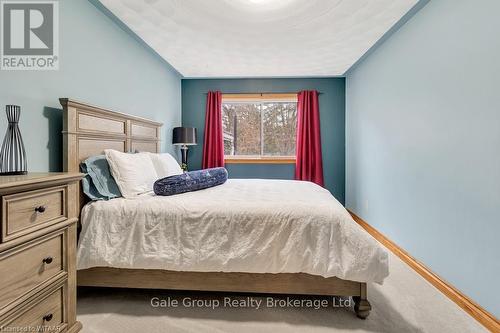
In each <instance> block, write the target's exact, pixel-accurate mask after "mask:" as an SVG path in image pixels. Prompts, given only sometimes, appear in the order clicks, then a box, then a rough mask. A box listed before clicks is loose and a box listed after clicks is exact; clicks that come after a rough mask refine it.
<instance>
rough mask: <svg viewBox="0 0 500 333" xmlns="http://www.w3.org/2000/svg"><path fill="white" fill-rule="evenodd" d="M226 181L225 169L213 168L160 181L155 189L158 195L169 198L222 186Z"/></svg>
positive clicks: (155, 185) (156, 183)
mask: <svg viewBox="0 0 500 333" xmlns="http://www.w3.org/2000/svg"><path fill="white" fill-rule="evenodd" d="M226 180H227V170H226V169H225V168H212V169H204V170H197V171H190V172H186V173H183V174H182V175H176V176H170V177H166V178H162V179H159V180H157V181H156V182H155V184H154V186H153V189H154V192H155V194H156V195H164V196H167V195H174V194H180V193H185V192H192V191H198V190H203V189H205V188H209V187H213V186H217V185H222V184H224V183H225V182H226Z"/></svg>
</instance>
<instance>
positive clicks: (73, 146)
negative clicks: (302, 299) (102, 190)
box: [60, 98, 371, 319]
mask: <svg viewBox="0 0 500 333" xmlns="http://www.w3.org/2000/svg"><path fill="white" fill-rule="evenodd" d="M60 102H61V105H62V106H63V154H64V155H63V161H64V171H67V172H79V165H80V162H81V161H82V160H84V159H86V158H87V157H89V156H92V155H99V154H102V152H103V150H104V149H116V150H119V151H122V152H134V151H136V150H140V151H150V152H160V136H161V135H160V134H161V128H162V124H161V123H158V122H155V121H151V120H148V119H144V118H140V117H135V116H131V115H127V114H124V113H119V112H114V111H109V110H105V109H102V108H99V107H96V106H92V105H88V104H85V103H81V102H77V101H74V100H70V99H67V98H61V99H60ZM79 193H80V195H79V197H78V198H77V200H78V201H79V202H78V204H79V207H82V206H83V205H84V204H85V201H86V200H85V197H84V195H83V192H82V191H81V189H79ZM77 285H78V286H97V287H119V288H147V289H174V290H200V291H223V292H251V293H276V294H302V295H332V296H352V297H353V300H354V310H355V312H356V314H357V316H358V317H359V318H362V319H365V318H366V317H368V315H369V313H370V310H371V306H370V303H369V302H368V300H367V294H366V283H363V282H356V281H348V280H342V279H339V278H336V277H331V278H324V277H321V276H316V275H310V274H305V273H279V274H259V273H224V272H177V271H166V270H151V269H148V270H144V269H118V268H109V267H98V268H90V269H84V270H79V271H78V272H77Z"/></svg>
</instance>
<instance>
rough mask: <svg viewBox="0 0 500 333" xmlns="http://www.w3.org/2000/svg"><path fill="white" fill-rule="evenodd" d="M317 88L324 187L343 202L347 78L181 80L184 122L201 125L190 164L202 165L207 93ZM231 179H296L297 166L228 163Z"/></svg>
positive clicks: (191, 165)
mask: <svg viewBox="0 0 500 333" xmlns="http://www.w3.org/2000/svg"><path fill="white" fill-rule="evenodd" d="M306 89H307V90H313V89H315V90H318V91H319V92H321V93H322V94H321V95H320V96H319V104H320V117H321V140H322V148H323V169H324V177H325V186H326V187H327V188H328V189H329V190H330V191H331V192H332V194H333V195H334V196H335V197H336V198H337V199H338V200H339V201H340V202H342V203H343V202H344V188H345V173H344V171H345V79H344V78H329V79H207V80H195V79H193V80H182V124H183V126H192V127H196V128H198V141H199V142H200V144H199V145H198V146H195V147H193V148H192V149H190V167H191V168H192V169H197V168H201V157H202V141H203V134H204V127H205V104H206V93H207V91H209V90H220V91H222V92H223V93H260V92H298V91H300V90H306ZM227 169H228V172H229V176H230V177H232V178H280V179H293V177H294V173H295V166H294V165H262V164H261V165H255V164H245V165H242V164H238V165H236V164H233V165H227Z"/></svg>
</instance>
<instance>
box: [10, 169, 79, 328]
mask: <svg viewBox="0 0 500 333" xmlns="http://www.w3.org/2000/svg"><path fill="white" fill-rule="evenodd" d="M82 176H83V175H82V174H79V173H29V174H27V175H23V176H0V201H1V206H0V220H1V223H0V332H3V331H6V332H71V333H72V332H78V331H79V330H80V329H81V324H80V323H79V322H77V321H76V229H77V221H78V215H79V207H78V196H79V193H78V188H79V187H78V183H79V181H80V179H81V177H82Z"/></svg>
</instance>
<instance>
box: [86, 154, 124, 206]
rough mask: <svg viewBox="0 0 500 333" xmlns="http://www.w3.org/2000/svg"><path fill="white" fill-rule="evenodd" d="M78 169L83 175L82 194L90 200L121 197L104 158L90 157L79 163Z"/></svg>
mask: <svg viewBox="0 0 500 333" xmlns="http://www.w3.org/2000/svg"><path fill="white" fill-rule="evenodd" d="M80 169H81V170H82V172H83V173H85V177H84V178H83V180H82V188H83V192H84V193H85V195H87V196H88V197H89V198H90V199H91V200H109V199H114V198H119V197H121V196H122V194H121V192H120V189H119V188H118V185H117V184H116V182H115V179H114V178H113V176H112V175H111V172H110V170H109V165H108V161H107V160H106V156H104V155H98V156H91V157H89V158H87V159H86V160H85V161H83V162H82V163H80Z"/></svg>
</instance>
